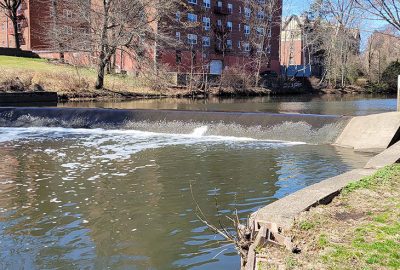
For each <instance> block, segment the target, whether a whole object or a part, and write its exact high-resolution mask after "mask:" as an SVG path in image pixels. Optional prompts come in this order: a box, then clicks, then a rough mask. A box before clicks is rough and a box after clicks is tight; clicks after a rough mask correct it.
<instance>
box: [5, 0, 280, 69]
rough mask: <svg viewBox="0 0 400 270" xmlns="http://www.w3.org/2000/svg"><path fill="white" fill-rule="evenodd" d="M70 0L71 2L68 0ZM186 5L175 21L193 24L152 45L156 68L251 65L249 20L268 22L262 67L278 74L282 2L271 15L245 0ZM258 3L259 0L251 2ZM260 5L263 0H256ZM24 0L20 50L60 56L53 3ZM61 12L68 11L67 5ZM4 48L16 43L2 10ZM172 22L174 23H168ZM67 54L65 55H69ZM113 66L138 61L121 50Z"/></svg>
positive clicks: (206, 0)
mask: <svg viewBox="0 0 400 270" xmlns="http://www.w3.org/2000/svg"><path fill="white" fill-rule="evenodd" d="M64 1H67V0H64ZM183 1H185V2H186V8H185V9H181V10H177V11H176V20H179V21H184V22H188V23H192V24H193V25H194V27H191V28H185V29H182V30H180V29H175V30H174V31H173V32H172V31H171V33H170V35H171V36H173V37H174V38H175V39H176V40H177V44H175V45H174V46H168V47H165V46H164V47H163V46H160V45H158V44H150V46H149V47H152V48H155V49H154V50H152V55H151V56H149V57H150V58H151V59H152V60H153V61H154V62H156V63H157V65H158V66H161V65H162V66H165V67H167V69H168V71H172V72H183V73H186V72H189V71H190V70H192V71H193V69H194V70H195V71H196V72H197V71H199V70H200V69H202V70H203V71H206V73H211V74H220V73H221V71H222V70H223V69H224V68H230V67H235V66H242V67H243V66H246V65H249V67H250V68H251V65H252V64H251V63H250V60H251V58H252V55H253V53H254V51H255V48H254V47H255V46H254V44H253V43H252V42H251V41H250V37H251V35H252V34H254V33H255V32H256V31H257V32H258V31H261V30H259V29H252V27H251V24H250V22H251V21H252V20H253V21H254V20H255V19H257V20H270V21H271V26H270V27H269V29H263V31H265V32H266V33H268V37H269V38H268V44H263V45H264V46H262V48H263V50H266V51H267V53H268V63H266V64H265V65H263V66H262V68H261V71H265V70H274V71H275V72H277V73H278V72H279V70H280V63H279V51H280V49H279V47H280V25H281V14H282V0H277V7H276V8H275V12H274V14H273V16H268V15H266V14H263V11H262V10H261V9H259V10H253V9H255V8H250V7H249V6H248V4H247V3H248V1H245V0H220V1H218V0H183ZM252 1H256V0H252ZM257 1H258V2H259V3H260V5H262V4H263V3H265V1H272V0H257ZM48 2H49V4H47V5H46V4H44V2H43V0H25V1H24V2H23V5H22V6H21V8H20V14H21V16H20V25H21V27H20V28H19V31H20V33H21V41H22V42H21V44H22V46H21V47H22V49H24V50H32V51H35V52H37V53H38V54H39V55H42V56H43V57H57V52H54V51H52V48H51V47H52V46H51V45H50V44H51V41H49V40H48V38H47V37H46V34H45V33H46V29H45V27H46V26H45V25H46V21H47V22H50V14H51V13H50V9H51V1H50V0H48ZM61 2H62V1H61ZM59 12H63V13H66V12H67V13H68V12H69V11H68V9H65V10H62V11H61V10H60V11H59ZM0 23H1V28H0V29H1V31H0V47H13V46H14V44H13V41H12V39H13V30H12V27H10V26H11V24H10V22H8V20H7V18H6V17H5V16H4V15H3V14H0ZM169 23H172V24H173V23H174V22H169ZM66 58H67V57H66ZM115 64H116V66H117V68H118V69H120V70H126V71H128V72H134V71H135V69H136V68H138V67H136V65H135V61H134V59H130V58H129V57H128V56H127V55H126V54H124V53H123V52H118V53H117V54H116V59H115Z"/></svg>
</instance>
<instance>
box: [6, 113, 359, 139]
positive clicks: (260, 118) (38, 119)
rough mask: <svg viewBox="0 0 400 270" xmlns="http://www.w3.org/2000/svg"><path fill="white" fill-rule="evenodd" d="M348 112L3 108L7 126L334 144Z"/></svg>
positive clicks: (348, 118) (347, 119) (344, 123)
mask: <svg viewBox="0 0 400 270" xmlns="http://www.w3.org/2000/svg"><path fill="white" fill-rule="evenodd" d="M350 119H351V118H350V117H346V116H335V115H311V114H310V115H302V114H273V113H259V112H257V113H249V112H204V111H177V110H113V109H85V108H79V109H75V108H73V109H70V108H0V126H3V127H29V126H36V127H40V126H43V127H71V128H104V129H135V130H143V131H153V132H164V133H191V132H193V130H194V129H196V128H199V127H201V126H207V130H205V131H204V132H206V133H207V135H218V136H237V137H249V138H254V139H269V140H285V141H303V142H307V143H315V144H330V143H333V142H334V141H335V139H336V138H337V137H338V136H339V134H340V133H341V132H342V130H343V129H344V127H345V126H346V124H347V123H348V122H349V121H350Z"/></svg>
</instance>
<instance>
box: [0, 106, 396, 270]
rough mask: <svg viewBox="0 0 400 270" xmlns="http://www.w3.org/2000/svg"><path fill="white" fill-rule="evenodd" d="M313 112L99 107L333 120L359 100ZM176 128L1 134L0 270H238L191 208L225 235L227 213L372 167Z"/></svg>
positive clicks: (302, 149) (299, 147)
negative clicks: (244, 112)
mask: <svg viewBox="0 0 400 270" xmlns="http://www.w3.org/2000/svg"><path fill="white" fill-rule="evenodd" d="M372 100H374V104H375V105H374V106H367V105H365V104H367V103H368V102H371V99H368V100H366V101H363V102H361V103H363V104H364V105H365V106H364V105H362V106H361V105H360V106H358V107H357V108H358V109H354V107H351V108H350V109H349V110H348V112H349V113H350V111H351V112H352V113H353V114H365V113H366V112H372V111H374V112H375V111H376V110H389V108H391V106H392V105H390V104H391V103H392V101H391V100H390V99H389V100H386V99H378V100H379V101H376V99H372ZM380 100H382V101H380ZM311 102H314V103H322V104H320V105H315V104H314V105H312V106H308V107H307V106H306V104H305V105H304V103H306V102H305V101H287V100H286V101H280V102H278V103H280V104H286V105H285V106H282V105H278V104H276V103H277V102H275V103H273V102H268V101H265V100H264V99H262V98H261V99H252V100H251V101H250V102H242V101H240V100H231V101H230V102H216V101H215V102H214V101H212V102H203V101H188V100H186V101H178V102H177V103H176V102H173V101H172V100H169V99H168V100H150V101H132V102H124V103H107V104H106V103H104V104H103V105H102V106H104V107H115V108H117V107H118V108H120V107H124V108H125V107H129V108H131V107H135V108H139V107H140V108H148V107H151V108H160V107H162V108H172V107H174V106H175V108H178V109H184V108H190V109H199V110H215V109H218V110H235V111H236V110H237V111H242V110H250V108H251V109H252V110H253V111H270V110H277V108H285V109H284V110H285V111H291V112H292V113H293V112H299V113H304V112H307V113H311V112H315V111H316V110H318V111H322V110H324V112H326V113H327V114H338V111H337V110H338V109H337V108H338V107H341V108H347V106H348V104H355V103H357V102H360V101H357V100H350V101H343V102H344V103H343V104H342V103H340V102H338V101H318V102H315V101H311ZM349 102H350V103H349ZM291 103H293V104H292V105H295V104H297V105H295V106H291V105H290V104H291ZM330 103H335V104H332V105H329V104H330ZM155 104H157V105H155ZM287 104H289V105H290V106H289V105H287ZM298 104H303V105H302V106H300V105H298ZM340 104H342V105H340ZM379 104H384V105H382V106H381V105H379ZM388 104H389V105H388ZM77 105H78V104H77V103H75V104H72V103H69V104H64V105H61V106H77ZM79 105H81V106H92V105H93V104H89V103H85V104H82V103H80V104H79ZM324 105H325V107H326V108H325V109H324ZM96 106H99V103H96ZM289 108H291V109H290V110H289ZM334 108H336V109H334ZM371 108H372V109H371ZM304 110H305V111H304ZM279 111H280V110H279ZM345 114H347V113H345ZM0 118H1V116H0ZM172 127H173V128H169V129H168V130H164V131H163V130H162V128H159V129H154V125H153V126H151V125H149V126H148V128H140V129H139V128H126V129H104V128H92V129H85V128H70V127H65V126H64V127H63V126H59V127H55V126H29V125H26V126H21V127H13V126H11V125H10V126H7V125H3V126H2V127H0V157H1V162H0V247H1V252H0V269H143V270H144V269H157V270H166V269H193V270H194V269H196V270H199V269H202V270H215V269H219V270H231V269H238V268H239V258H238V256H237V254H236V253H235V250H234V248H233V247H232V245H228V244H229V243H225V242H221V240H223V239H221V237H220V236H219V235H215V234H214V233H213V232H211V231H210V230H209V229H208V228H207V226H205V224H203V223H202V222H201V221H200V220H199V218H198V217H197V215H196V211H195V209H196V203H195V202H197V203H198V205H199V207H200V208H201V209H202V211H203V212H204V214H205V216H206V217H207V219H208V221H209V222H211V223H213V224H219V223H220V222H221V224H223V226H224V227H226V228H227V229H228V230H229V229H232V228H231V225H232V224H231V223H230V222H229V220H228V219H227V218H226V217H225V216H226V215H233V214H234V213H235V212H236V211H237V212H238V214H239V216H240V218H241V219H242V220H244V219H245V218H246V217H247V216H248V215H249V214H250V213H252V212H253V211H255V210H257V209H258V208H260V207H262V206H264V205H266V204H268V203H270V202H272V201H274V200H277V199H279V198H282V197H283V196H285V195H288V194H290V193H292V192H294V191H296V190H299V189H301V188H303V187H305V186H308V185H311V184H313V183H317V182H319V181H321V180H323V179H326V178H328V177H331V176H335V175H337V174H340V173H342V172H345V171H348V170H350V169H353V168H360V167H362V166H363V165H364V164H365V163H366V161H367V159H368V158H369V157H370V154H363V153H355V152H353V151H352V150H350V149H342V148H336V147H333V146H330V145H327V144H324V143H313V142H310V141H307V139H306V138H304V140H301V137H305V136H306V135H304V134H301V136H299V139H298V140H296V141H287V140H276V138H275V139H274V140H270V139H268V138H263V137H260V138H257V137H256V136H250V135H249V134H250V133H243V134H242V135H241V133H240V132H239V131H238V132H237V133H235V136H227V135H218V134H217V133H213V132H210V130H211V129H212V125H210V126H207V125H205V126H204V125H197V126H196V124H192V126H190V130H189V129H188V127H186V128H185V129H184V130H182V129H181V128H180V126H174V125H172ZM229 127H231V126H229ZM286 132H296V130H295V129H292V130H291V129H288V130H287V131H286ZM321 136H322V135H321ZM324 136H325V135H324Z"/></svg>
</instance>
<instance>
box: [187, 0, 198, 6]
mask: <svg viewBox="0 0 400 270" xmlns="http://www.w3.org/2000/svg"><path fill="white" fill-rule="evenodd" d="M188 3H189V4H195V5H197V0H188Z"/></svg>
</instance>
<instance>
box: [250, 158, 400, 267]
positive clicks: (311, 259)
mask: <svg viewBox="0 0 400 270" xmlns="http://www.w3.org/2000/svg"><path fill="white" fill-rule="evenodd" d="M399 217H400V164H395V165H391V166H388V167H385V168H383V169H381V170H379V171H378V172H377V173H375V174H374V175H372V176H369V177H365V178H363V179H362V180H360V181H358V182H354V183H351V184H349V185H347V186H346V188H345V189H344V190H343V192H342V193H341V195H339V196H338V197H337V198H335V199H334V200H333V202H332V203H330V204H329V205H326V206H318V207H316V208H312V209H311V210H310V211H308V212H303V213H302V214H301V215H300V216H299V217H298V219H297V220H296V222H295V225H294V226H293V228H292V229H291V230H290V231H289V232H288V235H291V236H293V237H294V245H295V246H297V248H298V249H299V250H300V251H301V252H300V253H299V254H293V253H290V252H288V251H286V250H284V249H283V248H279V247H275V246H268V247H267V248H266V249H264V250H263V251H262V253H263V257H264V258H265V260H266V262H263V263H262V264H260V265H259V266H258V269H260V270H267V269H399V268H400V255H399V250H400V238H399V232H400V219H399Z"/></svg>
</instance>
